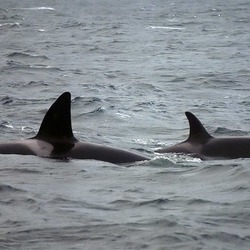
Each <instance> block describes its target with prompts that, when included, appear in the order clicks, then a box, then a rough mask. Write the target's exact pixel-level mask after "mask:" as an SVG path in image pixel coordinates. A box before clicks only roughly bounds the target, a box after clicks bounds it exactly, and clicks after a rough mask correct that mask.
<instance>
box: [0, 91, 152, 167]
mask: <svg viewBox="0 0 250 250" xmlns="http://www.w3.org/2000/svg"><path fill="white" fill-rule="evenodd" d="M0 154H20V155H35V156H40V157H47V158H58V159H68V158H69V159H71V158H72V159H93V160H99V161H104V162H110V163H114V164H120V163H132V162H136V161H144V160H149V158H147V157H144V156H142V155H139V154H136V153H133V152H129V151H127V150H123V149H118V148H114V147H110V146H104V145H99V144H94V143H89V142H80V141H79V140H77V139H76V138H75V136H74V134H73V131H72V124H71V94H70V92H65V93H63V94H62V95H61V96H59V97H58V99H57V100H56V101H55V102H54V103H53V104H52V106H51V107H50V108H49V110H48V111H47V113H46V114H45V116H44V118H43V121H42V123H41V126H40V129H39V131H38V133H37V135H36V136H34V137H32V138H29V139H25V140H20V141H14V142H6V143H0Z"/></svg>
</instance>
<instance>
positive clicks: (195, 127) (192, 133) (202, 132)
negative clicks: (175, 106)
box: [185, 112, 212, 142]
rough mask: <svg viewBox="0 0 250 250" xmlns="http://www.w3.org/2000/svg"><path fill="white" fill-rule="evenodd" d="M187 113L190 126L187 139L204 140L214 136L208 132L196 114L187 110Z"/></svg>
mask: <svg viewBox="0 0 250 250" xmlns="http://www.w3.org/2000/svg"><path fill="white" fill-rule="evenodd" d="M185 114H186V117H187V119H188V122H189V128H190V130H189V137H188V139H187V141H199V142H203V141H206V140H208V139H210V138H212V136H211V135H210V134H209V133H208V132H207V130H206V129H205V128H204V126H203V125H202V124H201V122H200V121H199V119H198V118H197V117H196V116H195V115H193V114H192V113H191V112H186V113H185Z"/></svg>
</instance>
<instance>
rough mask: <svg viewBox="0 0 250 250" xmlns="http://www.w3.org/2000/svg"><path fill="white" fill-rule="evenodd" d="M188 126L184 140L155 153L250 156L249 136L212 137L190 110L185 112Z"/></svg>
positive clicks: (218, 156) (231, 156) (230, 156)
mask: <svg viewBox="0 0 250 250" xmlns="http://www.w3.org/2000/svg"><path fill="white" fill-rule="evenodd" d="M185 114H186V116H187V118H188V121H189V126H190V131H189V137H188V139H187V140H186V141H184V142H181V143H178V144H176V145H173V146H170V147H167V148H163V149H160V150H157V151H156V152H157V153H182V154H191V155H193V156H197V157H199V158H201V159H211V158H214V159H216V158H228V159H236V158H250V138H249V137H248V138H247V137H228V138H214V137H212V136H211V135H210V134H209V133H208V132H207V131H206V129H205V128H204V127H203V125H202V123H201V122H200V121H199V120H198V118H197V117H196V116H194V115H193V114H192V113H190V112H186V113H185Z"/></svg>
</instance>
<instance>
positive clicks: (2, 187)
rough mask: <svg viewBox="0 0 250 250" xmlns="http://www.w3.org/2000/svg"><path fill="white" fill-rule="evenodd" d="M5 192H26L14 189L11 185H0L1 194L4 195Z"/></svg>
mask: <svg viewBox="0 0 250 250" xmlns="http://www.w3.org/2000/svg"><path fill="white" fill-rule="evenodd" d="M3 192H24V190H22V189H18V188H14V187H12V186H10V185H6V184H0V193H3Z"/></svg>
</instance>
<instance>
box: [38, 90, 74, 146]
mask: <svg viewBox="0 0 250 250" xmlns="http://www.w3.org/2000/svg"><path fill="white" fill-rule="evenodd" d="M70 109H71V94H70V93H69V92H65V93H63V94H62V95H60V96H59V97H58V99H57V100H56V101H55V102H54V103H53V104H52V106H51V107H50V109H49V110H48V111H47V113H46V115H45V116H44V118H43V121H42V124H41V126H40V129H39V131H38V133H37V135H36V136H35V137H34V138H35V139H43V140H48V141H50V140H52V141H53V140H58V141H61V140H70V141H72V140H75V138H74V135H73V132H72V126H71V112H70Z"/></svg>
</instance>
